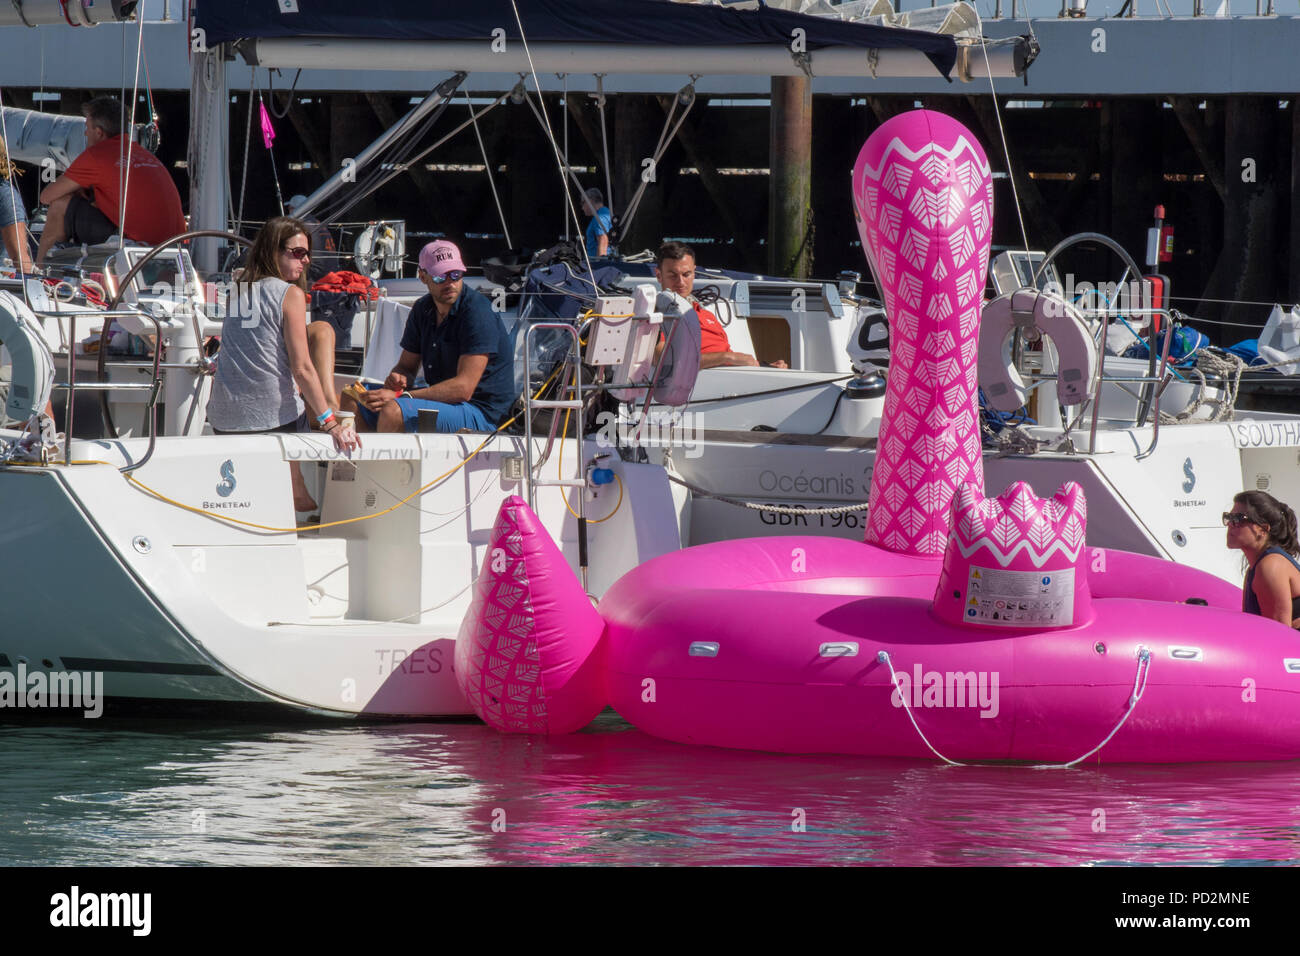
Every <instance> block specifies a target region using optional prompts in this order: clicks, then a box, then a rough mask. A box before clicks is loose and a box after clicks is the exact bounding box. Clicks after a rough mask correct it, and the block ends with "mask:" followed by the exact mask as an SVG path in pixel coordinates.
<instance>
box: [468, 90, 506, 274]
mask: <svg viewBox="0 0 1300 956" xmlns="http://www.w3.org/2000/svg"><path fill="white" fill-rule="evenodd" d="M462 92H463V93H464V94H465V105H466V106H468V107H469V117H470V121H471V122H472V123H473V124H474V138H475V139H477V140H478V149H479V152H480V153H481V154H482V156H483V168H484V169H485V170H486V171H487V178H488V185H489V186H491V187H492V201H493V202H495V203H496V205H497V215H498V216H500V217H501V231H502V232H504V233H505V235H506V248H507V249H513V248H514V246H515V244H514V243H513V242H512V241H511V239H510V226H509V225H507V224H506V213H505V210H504V209H503V208H502V207H501V197H500V196H499V195H497V183H496V179H494V178H493V176H492V161H491V160H490V159H488V154H487V146H486V145H484V143H483V134H482V132H480V131H479V128H478V116H477V115H476V114H475V113H474V101H473V100H471V99H470V98H469V90H463V91H462Z"/></svg>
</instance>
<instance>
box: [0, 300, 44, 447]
mask: <svg viewBox="0 0 1300 956" xmlns="http://www.w3.org/2000/svg"><path fill="white" fill-rule="evenodd" d="M0 342H4V347H5V350H6V351H7V352H8V353H9V359H10V362H11V363H12V365H13V377H12V379H11V381H10V383H9V399H8V401H6V402H5V407H4V413H5V415H7V416H8V417H9V418H13V419H17V420H18V421H23V422H26V421H28V420H29V419H30V418H31V417H32V416H33V415H37V414H39V413H40V412H42V411H44V410H45V405H46V403H47V402H48V401H49V400H50V392H51V391H52V390H53V388H54V356H53V355H51V354H50V349H49V346H47V345H46V344H45V337H44V336H43V335H42V334H41V331H40V325H39V324H38V323H37V321H36V317H35V316H34V315H32V313H31V312H30V311H29V310H28V308H27V306H25V305H23V303H22V300H20V299H18V298H15V297H14V296H13V295H12V294H10V293H8V292H0Z"/></svg>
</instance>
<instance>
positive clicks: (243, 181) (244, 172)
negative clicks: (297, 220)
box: [233, 70, 257, 235]
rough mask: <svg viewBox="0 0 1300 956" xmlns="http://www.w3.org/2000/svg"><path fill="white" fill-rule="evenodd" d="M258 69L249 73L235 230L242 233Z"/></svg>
mask: <svg viewBox="0 0 1300 956" xmlns="http://www.w3.org/2000/svg"><path fill="white" fill-rule="evenodd" d="M256 78H257V71H256V70H250V71H249V74H248V123H247V124H246V125H245V127H244V164H243V167H242V169H241V170H240V172H239V218H238V219H237V220H236V221H235V228H234V230H233V231H234V232H235V233H237V234H239V235H242V234H243V232H242V230H243V228H244V194H245V191H246V189H247V187H248V145H249V143H250V142H252V139H253V85H254V83H255V81H256Z"/></svg>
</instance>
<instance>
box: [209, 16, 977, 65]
mask: <svg viewBox="0 0 1300 956" xmlns="http://www.w3.org/2000/svg"><path fill="white" fill-rule="evenodd" d="M516 5H517V7H518V10H519V19H520V20H521V21H522V22H523V26H524V33H525V37H526V39H527V40H528V42H529V43H564V44H573V45H579V44H633V45H645V44H661V45H663V46H665V47H680V48H682V60H683V63H684V64H685V65H688V66H689V65H690V60H691V57H690V51H689V48H690V47H717V46H746V45H754V46H769V47H770V46H785V47H790V46H791V44H792V38H798V40H799V42H800V43H801V44H802V47H803V48H804V49H806V50H807V51H808V52H815V51H817V50H821V49H826V48H828V47H853V48H858V49H863V50H866V49H878V50H883V49H908V50H916V51H918V52H920V53H923V54H925V55H926V56H927V57H928V58H929V60H930V62H932V63H933V64H934V66H935V68H936V69H937V70H938V71H939V72H940V73H941V74H942V75H943V76H945V77H947V76H949V74H950V73H951V71H952V68H953V65H954V64H955V63H956V60H957V44H956V41H955V40H954V39H953V38H952V37H951V36H944V35H938V34H935V33H927V32H922V31H920V30H910V29H900V28H897V27H886V26H880V25H877V24H870V23H860V22H851V21H843V20H836V19H829V18H826V17H821V16H810V15H808V14H804V13H795V12H791V11H788V10H780V9H774V8H771V7H767V6H762V5H760V6H757V7H755V6H754V5H753V4H749V3H746V4H741V5H735V6H732V5H722V4H692V3H675V2H671V0H515V2H514V3H513V4H512V3H511V0H474V2H473V3H465V2H464V0H456V2H451V0H425V2H422V3H412V2H410V0H367V2H365V3H357V2H356V0H298V2H291V0H283V2H280V3H272V2H270V0H194V2H193V3H192V4H191V8H192V15H193V17H194V26H195V27H197V28H200V29H202V30H203V31H204V34H205V36H204V39H205V41H206V43H208V44H210V45H215V44H217V43H225V42H228V41H232V40H239V39H244V38H289V37H338V38H354V39H368V40H437V41H447V40H482V41H483V42H484V43H485V44H488V43H491V42H492V41H493V40H494V39H497V38H500V37H503V36H504V38H505V39H506V41H507V42H509V41H511V40H515V41H517V40H518V39H519V27H518V25H517V24H516V21H515V6H516ZM286 8H287V10H286ZM796 30H801V31H803V32H802V33H801V34H797V33H796V32H795V31H796ZM496 31H505V32H504V34H502V33H500V32H496ZM376 66H377V67H379V68H381V69H382V65H381V64H376ZM701 66H707V64H701Z"/></svg>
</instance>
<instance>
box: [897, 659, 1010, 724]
mask: <svg viewBox="0 0 1300 956" xmlns="http://www.w3.org/2000/svg"><path fill="white" fill-rule="evenodd" d="M894 676H895V684H894V693H893V694H892V695H891V696H890V698H889V702H890V703H891V704H893V705H894V706H895V707H902V706H903V703H904V702H906V703H907V705H908V706H909V707H978V708H979V709H980V716H981V717H996V716H997V715H998V710H999V703H998V685H999V683H1000V676H999V674H998V672H997V671H927V670H923V669H922V667H921V665H920V664H916V665H914V666H913V667H912V673H911V674H908V673H907V672H906V671H898V672H897V674H895V675H894Z"/></svg>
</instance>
